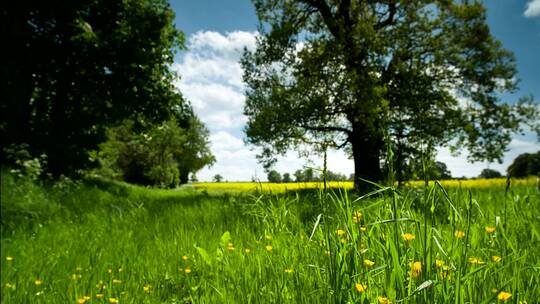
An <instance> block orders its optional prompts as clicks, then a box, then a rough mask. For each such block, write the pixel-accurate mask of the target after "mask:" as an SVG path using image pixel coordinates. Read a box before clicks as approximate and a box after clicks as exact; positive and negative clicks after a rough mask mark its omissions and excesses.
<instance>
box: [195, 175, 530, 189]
mask: <svg viewBox="0 0 540 304" xmlns="http://www.w3.org/2000/svg"><path fill="white" fill-rule="evenodd" d="M440 183H441V184H442V185H443V186H444V187H451V188H456V187H457V188H491V187H506V178H492V179H481V178H479V179H469V180H459V179H451V180H443V181H441V182H440ZM433 184H434V182H430V185H433ZM511 184H512V185H516V186H517V185H520V186H521V185H523V186H531V187H534V186H536V185H538V179H537V178H536V177H530V178H527V179H511ZM191 185H192V186H193V187H194V188H195V189H197V190H219V191H232V192H235V191H236V192H244V191H259V192H271V193H283V192H287V191H296V190H303V189H323V188H324V184H323V183H322V182H299V183H269V182H259V183H257V182H221V183H193V184H191ZM353 186H354V185H353V182H351V181H343V182H337V181H331V182H328V183H327V187H328V188H332V189H347V190H350V189H352V188H353ZM406 186H409V187H422V186H424V181H410V182H407V183H406Z"/></svg>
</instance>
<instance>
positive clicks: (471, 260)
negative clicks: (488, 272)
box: [469, 257, 485, 265]
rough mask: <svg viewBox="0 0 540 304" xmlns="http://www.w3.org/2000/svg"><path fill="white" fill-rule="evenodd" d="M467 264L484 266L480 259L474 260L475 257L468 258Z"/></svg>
mask: <svg viewBox="0 0 540 304" xmlns="http://www.w3.org/2000/svg"><path fill="white" fill-rule="evenodd" d="M469 263H471V264H473V265H483V264H485V263H484V262H483V261H482V260H481V259H479V258H475V257H470V258H469Z"/></svg>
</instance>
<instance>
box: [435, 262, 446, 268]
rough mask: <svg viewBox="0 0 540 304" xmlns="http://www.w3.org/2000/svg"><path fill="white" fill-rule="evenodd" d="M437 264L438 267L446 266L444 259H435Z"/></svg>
mask: <svg viewBox="0 0 540 304" xmlns="http://www.w3.org/2000/svg"><path fill="white" fill-rule="evenodd" d="M435 266H436V267H437V268H441V267H443V266H444V261H442V260H435Z"/></svg>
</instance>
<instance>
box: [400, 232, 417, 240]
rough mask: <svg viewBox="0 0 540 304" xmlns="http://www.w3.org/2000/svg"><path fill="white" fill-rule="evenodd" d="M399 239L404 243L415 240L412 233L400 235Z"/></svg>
mask: <svg viewBox="0 0 540 304" xmlns="http://www.w3.org/2000/svg"><path fill="white" fill-rule="evenodd" d="M401 237H402V238H403V239H404V240H405V241H412V240H414V239H415V236H414V234H412V233H404V234H402V235H401Z"/></svg>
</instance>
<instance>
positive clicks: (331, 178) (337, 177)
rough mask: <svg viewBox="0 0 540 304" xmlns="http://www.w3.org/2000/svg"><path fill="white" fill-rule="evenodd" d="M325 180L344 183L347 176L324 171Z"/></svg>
mask: <svg viewBox="0 0 540 304" xmlns="http://www.w3.org/2000/svg"><path fill="white" fill-rule="evenodd" d="M326 180H327V181H345V180H347V176H345V175H344V174H341V173H337V172H332V171H330V170H328V171H326Z"/></svg>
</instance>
